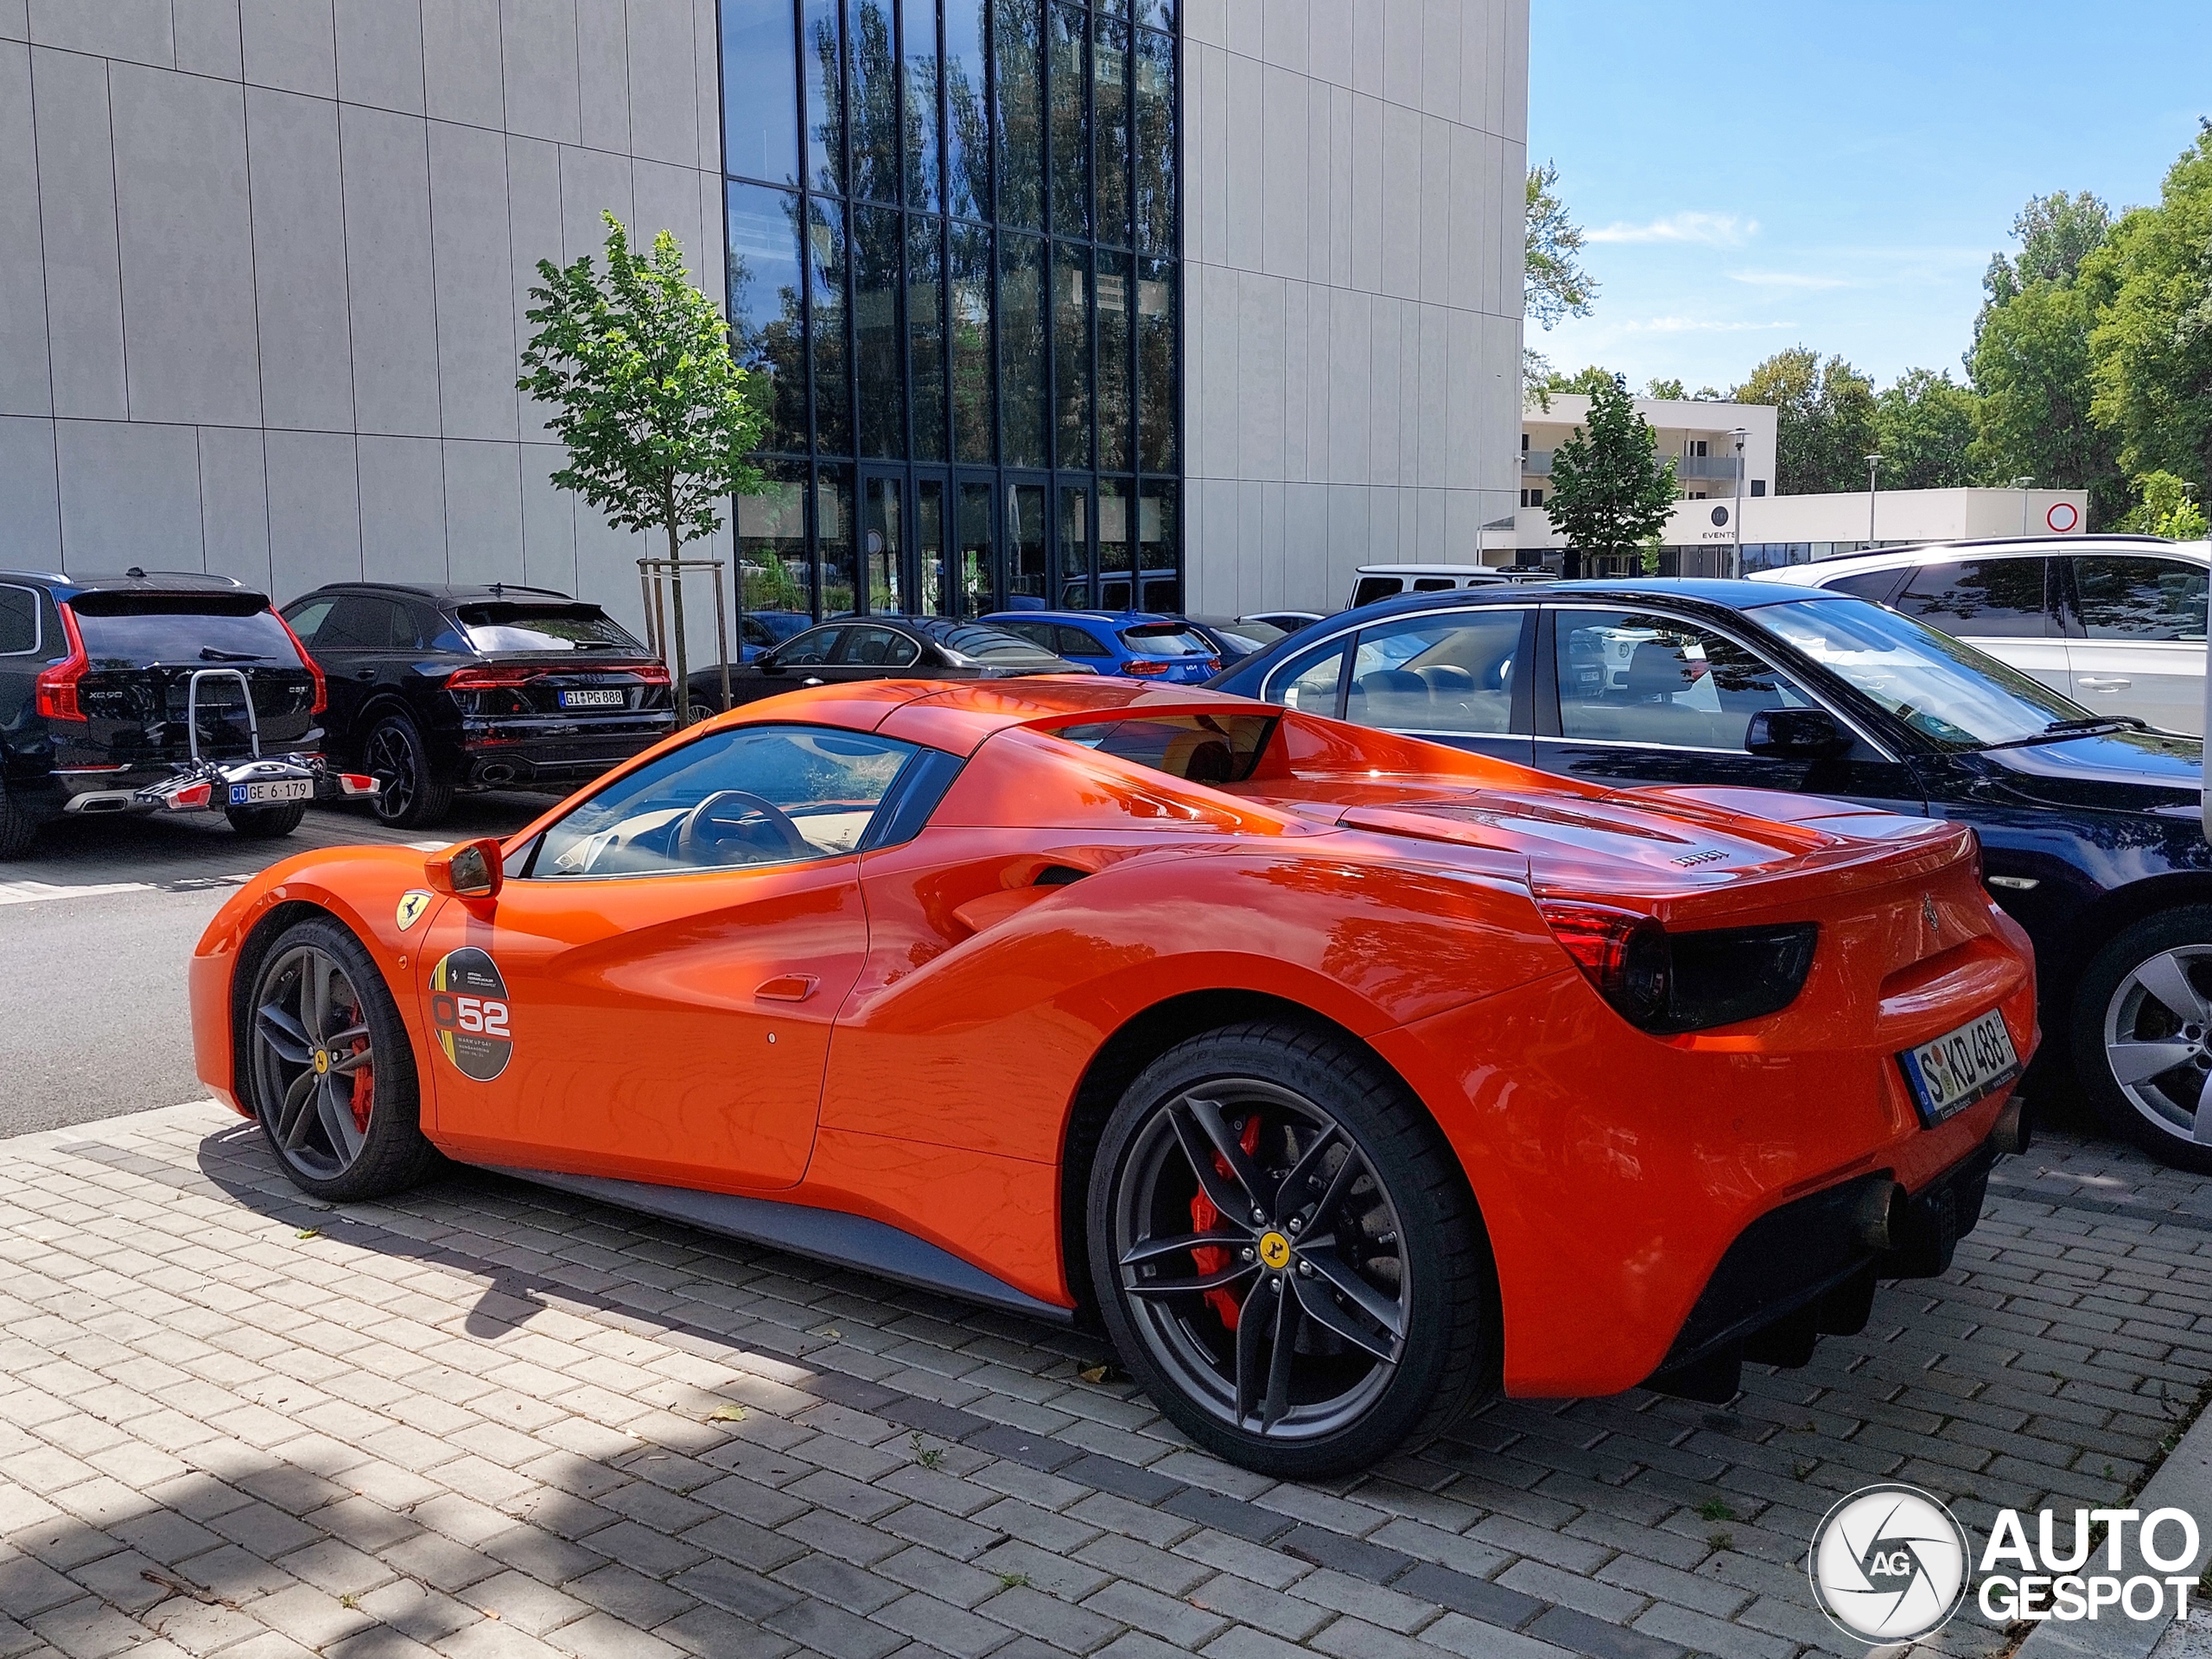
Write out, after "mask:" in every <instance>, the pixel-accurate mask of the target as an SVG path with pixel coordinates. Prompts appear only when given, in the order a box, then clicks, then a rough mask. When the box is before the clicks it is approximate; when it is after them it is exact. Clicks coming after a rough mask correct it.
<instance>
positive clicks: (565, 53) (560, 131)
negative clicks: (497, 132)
mask: <svg viewBox="0 0 2212 1659" xmlns="http://www.w3.org/2000/svg"><path fill="white" fill-rule="evenodd" d="M499 40H500V65H501V71H502V73H503V74H504V76H505V81H506V109H507V130H508V131H510V132H516V133H521V134H523V135H524V136H525V137H531V138H550V139H553V140H554V141H555V142H556V143H564V144H575V143H582V142H583V139H582V121H581V118H580V116H579V113H578V109H577V92H576V4H575V0H499Z"/></svg>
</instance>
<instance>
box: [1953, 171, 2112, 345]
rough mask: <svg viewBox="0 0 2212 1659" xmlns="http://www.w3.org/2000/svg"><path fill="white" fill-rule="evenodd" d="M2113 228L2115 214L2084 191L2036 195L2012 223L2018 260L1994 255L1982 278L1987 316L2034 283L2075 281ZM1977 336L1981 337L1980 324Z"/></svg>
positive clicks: (1977, 327) (1976, 329)
mask: <svg viewBox="0 0 2212 1659" xmlns="http://www.w3.org/2000/svg"><path fill="white" fill-rule="evenodd" d="M2111 229H2112V210H2111V209H2110V208H2108V207H2106V206H2105V205H2104V203H2103V202H2102V201H2101V200H2098V199H2097V198H2096V197H2095V196H2093V195H2091V194H2089V193H2088V191H2086V190H2084V191H2082V193H2081V194H2079V195H2077V196H2071V197H2069V196H2068V195H2067V194H2066V193H2065V192H2064V191H2063V190H2061V191H2058V192H2056V193H2055V194H2051V195H2048V196H2037V198H2036V199H2035V200H2032V201H2031V202H2030V203H2028V205H2027V206H2026V207H2023V208H2021V209H2020V211H2019V213H2018V214H2017V215H2015V216H2014V218H2013V220H2012V235H2013V238H2015V239H2016V240H2017V241H2018V243H2019V245H2020V257H2018V259H2011V258H2007V257H2005V255H2003V254H2001V253H1998V254H1993V255H1991V256H1990V260H1989V270H1988V272H1987V273H1986V275H1985V276H1984V277H1982V279H1981V286H1982V289H1983V290H1984V291H1985V292H1986V294H1987V295H1988V296H1989V297H1988V299H1987V301H1986V302H1985V303H1984V305H1983V308H1982V315H1983V316H1984V317H1985V318H1986V316H1987V315H1989V310H1990V308H1991V307H1993V306H1999V305H2004V304H2006V303H2008V302H2011V301H2012V300H2013V299H2015V298H2017V297H2018V296H2019V293H2020V291H2021V290H2022V289H2024V288H2026V287H2027V286H2028V285H2029V284H2031V283H2070V282H2072V281H2073V280H2074V278H2075V277H2076V276H2077V275H2078V274H2079V273H2080V271H2081V269H2082V261H2083V260H2084V259H2086V258H2088V257H2089V255H2090V254H2092V253H2093V252H2094V251H2096V250H2097V249H2098V248H2100V247H2101V246H2102V245H2104V239H2105V237H2106V235H2107V233H2108V232H2110V231H2111ZM1974 332H1975V334H1976V335H1977V337H1978V336H1979V335H1980V324H1979V323H1977V324H1976V325H1975V328H1974Z"/></svg>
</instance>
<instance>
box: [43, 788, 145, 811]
mask: <svg viewBox="0 0 2212 1659" xmlns="http://www.w3.org/2000/svg"><path fill="white" fill-rule="evenodd" d="M135 805H137V801H136V800H135V799H134V798H133V797H132V795H131V793H130V791H128V790H123V789H102V790H95V791H91V792H89V793H86V794H83V795H72V796H71V797H70V798H68V800H67V801H66V802H65V803H63V804H62V808H61V810H63V811H64V812H69V813H80V814H85V815H90V814H92V813H95V812H128V811H130V810H131V808H132V807H134V806H135Z"/></svg>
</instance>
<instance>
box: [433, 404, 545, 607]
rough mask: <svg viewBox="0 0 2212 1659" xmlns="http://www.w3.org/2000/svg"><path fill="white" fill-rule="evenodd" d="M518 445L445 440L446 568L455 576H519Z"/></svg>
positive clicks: (516, 578) (478, 579)
mask: <svg viewBox="0 0 2212 1659" xmlns="http://www.w3.org/2000/svg"><path fill="white" fill-rule="evenodd" d="M522 460H523V446H522V445H520V444H516V443H471V442H464V441H460V440H455V439H452V438H448V439H447V440H446V442H445V474H446V476H445V493H446V569H447V570H448V573H450V579H451V580H453V581H454V582H522V581H524V580H526V576H527V567H526V566H525V565H524V562H523V553H522Z"/></svg>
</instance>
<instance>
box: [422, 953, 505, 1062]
mask: <svg viewBox="0 0 2212 1659" xmlns="http://www.w3.org/2000/svg"><path fill="white" fill-rule="evenodd" d="M430 1024H431V1026H432V1027H434V1028H435V1030H436V1032H437V1033H438V1046H439V1047H440V1048H442V1049H443V1050H444V1051H445V1055H446V1058H448V1059H449V1060H451V1061H452V1062H453V1063H454V1065H456V1066H457V1067H459V1068H460V1070H461V1075H462V1076H463V1077H474V1079H475V1080H476V1081H477V1082H479V1083H489V1082H491V1081H492V1079H493V1078H494V1077H498V1076H499V1073H500V1072H502V1071H505V1070H506V1069H507V1062H508V1061H509V1060H510V1059H512V1058H513V1057H514V1052H515V1045H514V1039H513V1038H512V1036H511V1035H510V1034H509V1033H508V1030H507V982H506V981H505V979H503V978H501V977H500V976H499V963H496V962H493V960H492V957H491V955H490V953H489V952H487V951H484V950H478V949H477V948H476V947H475V946H474V945H473V944H472V945H467V946H465V947H464V948H462V949H461V950H455V951H454V952H452V953H451V954H450V955H448V956H447V957H445V958H444V959H443V960H442V961H441V962H440V963H438V965H437V966H436V967H435V968H434V969H431V970H430Z"/></svg>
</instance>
